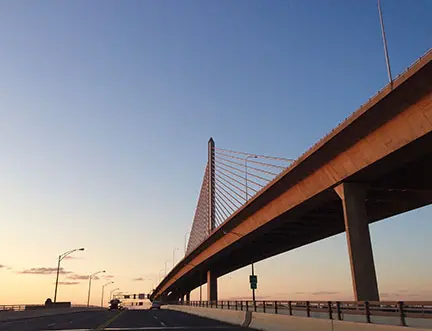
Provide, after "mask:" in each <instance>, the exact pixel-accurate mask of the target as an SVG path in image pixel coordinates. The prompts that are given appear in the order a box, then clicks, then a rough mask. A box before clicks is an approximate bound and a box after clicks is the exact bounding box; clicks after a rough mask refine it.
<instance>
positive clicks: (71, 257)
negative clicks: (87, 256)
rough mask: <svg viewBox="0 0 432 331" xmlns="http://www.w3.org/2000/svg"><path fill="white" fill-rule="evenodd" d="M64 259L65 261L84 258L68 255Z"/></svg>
mask: <svg viewBox="0 0 432 331" xmlns="http://www.w3.org/2000/svg"><path fill="white" fill-rule="evenodd" d="M63 259H64V260H78V259H82V257H78V256H72V255H66V256H65V257H64V258H63Z"/></svg>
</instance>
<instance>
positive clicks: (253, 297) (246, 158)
mask: <svg viewBox="0 0 432 331" xmlns="http://www.w3.org/2000/svg"><path fill="white" fill-rule="evenodd" d="M257 157H258V156H257V155H248V156H246V157H245V159H244V160H245V184H246V203H247V201H248V199H249V194H248V167H247V161H248V159H249V158H254V159H256V158H257ZM251 267H252V276H255V273H254V264H253V262H252V263H251ZM252 301H253V303H254V306H255V289H254V288H253V289H252Z"/></svg>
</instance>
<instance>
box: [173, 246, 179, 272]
mask: <svg viewBox="0 0 432 331" xmlns="http://www.w3.org/2000/svg"><path fill="white" fill-rule="evenodd" d="M178 250H179V249H178V248H177V247H176V248H174V249H173V269H174V263H175V262H174V261H175V251H178Z"/></svg>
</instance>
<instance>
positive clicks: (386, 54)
mask: <svg viewBox="0 0 432 331" xmlns="http://www.w3.org/2000/svg"><path fill="white" fill-rule="evenodd" d="M378 14H379V18H380V24H381V35H382V40H383V45H384V56H385V60H386V65H387V74H388V79H389V82H390V84H393V78H392V74H391V69H390V60H389V55H388V50H387V40H386V35H385V30H384V21H383V17H382V11H381V3H380V0H378Z"/></svg>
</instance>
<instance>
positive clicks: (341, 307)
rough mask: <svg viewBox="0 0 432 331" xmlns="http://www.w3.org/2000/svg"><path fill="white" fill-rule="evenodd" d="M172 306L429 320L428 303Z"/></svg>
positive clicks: (431, 314)
mask: <svg viewBox="0 0 432 331" xmlns="http://www.w3.org/2000/svg"><path fill="white" fill-rule="evenodd" d="M174 304H176V305H188V306H193V307H208V308H219V309H230V310H242V311H255V312H263V313H271V314H284V315H295V314H294V312H299V311H300V312H304V313H305V316H307V317H318V316H312V315H314V313H321V314H324V315H326V317H327V318H328V319H337V320H344V315H361V316H364V320H363V322H366V323H373V317H375V316H382V317H397V318H398V319H399V325H402V326H407V322H406V320H407V318H424V319H432V301H255V302H253V301H189V302H175V303H174ZM315 315H316V314H315Z"/></svg>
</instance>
